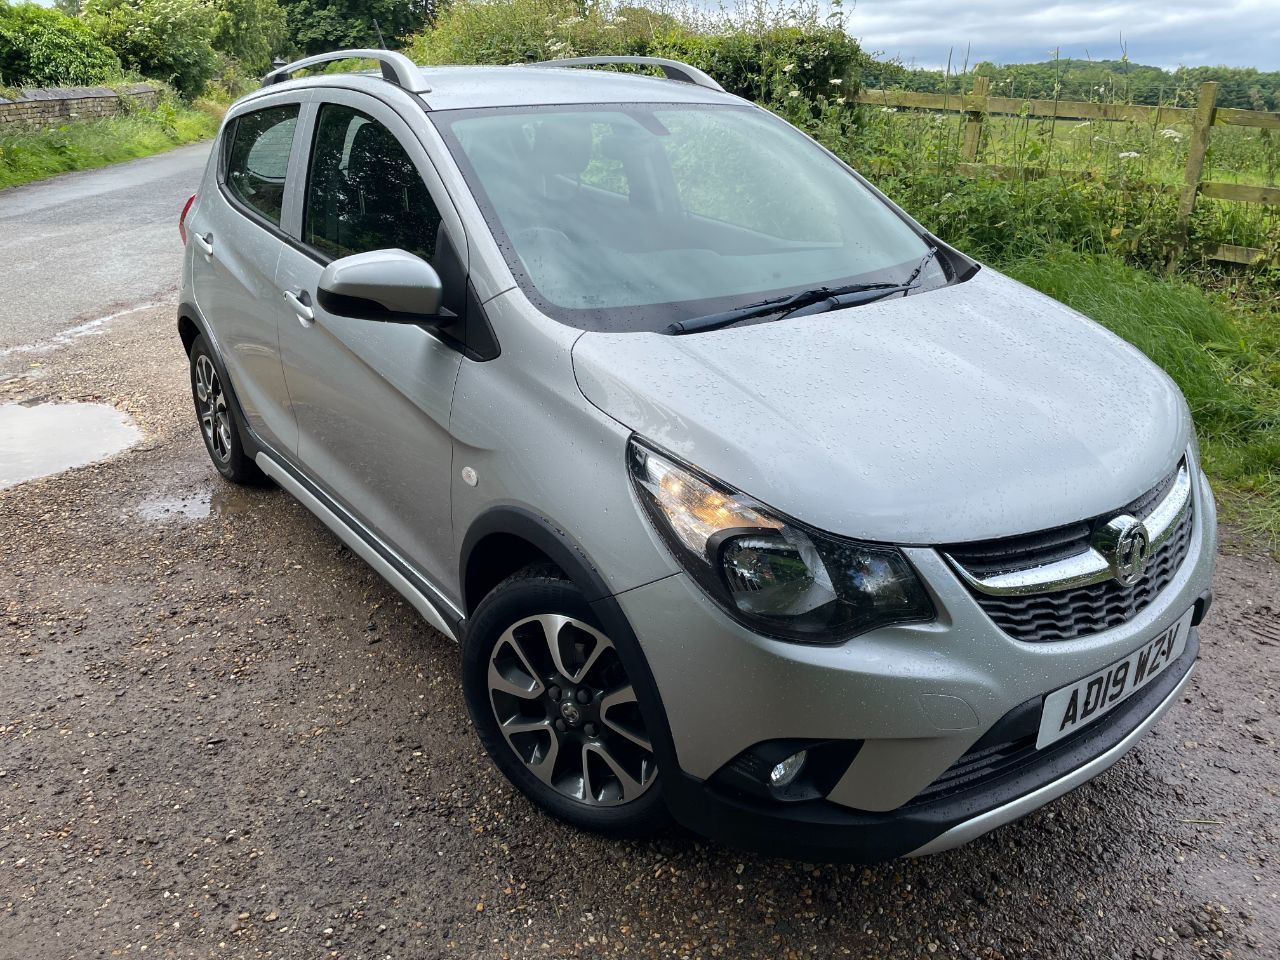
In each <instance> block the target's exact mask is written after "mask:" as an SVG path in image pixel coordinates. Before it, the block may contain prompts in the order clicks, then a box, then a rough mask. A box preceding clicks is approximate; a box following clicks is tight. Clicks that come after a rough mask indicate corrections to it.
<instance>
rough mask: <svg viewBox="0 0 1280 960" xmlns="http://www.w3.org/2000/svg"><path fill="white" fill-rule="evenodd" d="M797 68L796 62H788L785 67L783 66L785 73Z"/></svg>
mask: <svg viewBox="0 0 1280 960" xmlns="http://www.w3.org/2000/svg"><path fill="white" fill-rule="evenodd" d="M795 68H796V65H795V64H794V63H788V64H787V65H786V66H785V67H783V68H782V72H783V73H790V72H791V71H792V70H794V69H795Z"/></svg>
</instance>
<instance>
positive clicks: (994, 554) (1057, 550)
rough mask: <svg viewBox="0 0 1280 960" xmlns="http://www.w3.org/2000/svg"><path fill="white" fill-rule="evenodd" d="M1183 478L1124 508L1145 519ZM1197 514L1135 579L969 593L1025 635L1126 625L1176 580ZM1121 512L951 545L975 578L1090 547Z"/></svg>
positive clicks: (1066, 635) (1004, 625) (1064, 636)
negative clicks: (1033, 590) (1010, 593)
mask: <svg viewBox="0 0 1280 960" xmlns="http://www.w3.org/2000/svg"><path fill="white" fill-rule="evenodd" d="M1180 466H1181V465H1180ZM1176 477H1177V470H1175V471H1174V472H1173V473H1172V474H1170V475H1169V477H1168V478H1167V479H1165V480H1163V481H1161V482H1160V483H1159V484H1157V485H1156V486H1155V487H1153V488H1152V489H1151V490H1150V491H1148V492H1147V493H1145V494H1143V495H1142V496H1141V497H1139V498H1138V499H1137V500H1135V501H1133V502H1132V503H1130V504H1127V505H1126V506H1125V507H1124V508H1123V509H1122V510H1120V511H1118V512H1119V513H1127V514H1130V515H1132V516H1135V517H1138V518H1139V519H1145V518H1146V517H1147V516H1148V515H1150V513H1151V512H1152V510H1154V509H1155V508H1156V506H1157V505H1158V504H1159V503H1160V501H1161V500H1162V499H1163V498H1164V496H1165V494H1166V493H1167V492H1168V491H1169V489H1170V488H1171V487H1172V485H1173V483H1174V480H1175V478H1176ZM1193 514H1194V511H1193V509H1192V507H1191V506H1190V505H1188V507H1187V509H1186V510H1185V511H1183V514H1182V516H1181V517H1180V518H1179V519H1178V520H1177V521H1176V524H1175V526H1174V529H1173V531H1172V532H1171V534H1170V536H1169V538H1168V539H1167V540H1165V542H1164V543H1163V544H1161V545H1160V547H1159V548H1158V549H1157V550H1156V552H1155V554H1154V555H1153V556H1152V557H1151V559H1150V560H1149V561H1148V564H1147V568H1146V571H1145V572H1144V574H1143V576H1142V577H1141V579H1139V580H1138V581H1137V582H1136V583H1134V584H1131V585H1129V586H1125V585H1124V584H1121V583H1120V582H1119V581H1118V580H1115V579H1109V580H1104V581H1102V582H1101V583H1094V584H1089V585H1087V586H1081V587H1071V588H1068V589H1065V590H1054V591H1051V592H1043V593H1033V594H1028V595H1024V596H997V595H992V594H988V593H984V592H982V591H981V590H979V589H977V588H975V587H973V586H972V585H970V587H969V589H970V593H971V594H972V595H973V597H974V599H976V600H977V601H978V605H979V606H981V607H982V609H983V611H984V612H985V613H986V614H987V616H988V617H990V618H991V620H992V622H994V623H995V624H996V626H998V627H999V628H1000V629H1001V630H1003V631H1004V632H1005V633H1007V634H1008V635H1009V636H1011V637H1014V638H1015V639H1018V640H1025V641H1029V642H1045V641H1054V640H1071V639H1074V638H1076V637H1083V636H1088V635H1089V634H1092V633H1098V632H1099V631H1102V630H1107V629H1109V628H1111V627H1117V626H1120V625H1121V624H1123V623H1126V622H1128V621H1129V620H1131V619H1132V618H1133V617H1134V616H1136V615H1137V614H1138V613H1139V612H1140V611H1141V610H1143V609H1144V608H1145V607H1147V605H1148V604H1150V603H1151V602H1152V601H1153V600H1154V599H1155V598H1156V597H1157V596H1158V595H1159V594H1160V592H1161V591H1162V590H1164V588H1165V587H1167V586H1168V585H1169V583H1170V581H1172V580H1173V577H1174V575H1175V574H1176V573H1177V572H1178V568H1179V567H1181V566H1182V562H1183V561H1184V560H1185V559H1186V557H1187V553H1188V551H1189V550H1190V548H1191V534H1192V527H1193ZM1114 515H1115V514H1108V515H1107V516H1106V517H1100V518H1097V519H1095V520H1093V521H1087V522H1081V523H1077V524H1071V525H1068V526H1065V527H1058V528H1055V529H1053V530H1048V531H1043V532H1040V533H1035V534H1028V535H1026V536H1020V537H1008V538H1005V539H1002V540H992V541H986V542H983V543H970V544H962V545H960V546H957V547H954V548H949V549H947V551H946V552H947V554H948V555H949V556H950V557H951V559H952V560H953V561H954V562H956V563H957V564H959V565H960V566H962V567H963V568H964V569H965V570H966V571H967V572H968V573H970V574H971V575H973V576H975V577H988V576H991V575H993V574H1000V573H1005V572H1008V571H1018V570H1027V569H1031V568H1034V567H1039V566H1044V565H1047V564H1050V563H1053V562H1055V561H1057V560H1062V559H1065V558H1067V557H1072V556H1075V555H1077V554H1079V553H1081V552H1083V551H1084V550H1086V549H1088V546H1089V543H1090V541H1091V539H1092V538H1093V536H1094V532H1095V531H1096V530H1097V529H1098V528H1099V527H1101V526H1102V525H1104V524H1105V523H1106V522H1107V520H1108V519H1110V517H1111V516H1114Z"/></svg>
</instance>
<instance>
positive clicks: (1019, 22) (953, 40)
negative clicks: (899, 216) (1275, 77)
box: [845, 0, 1280, 70]
mask: <svg viewBox="0 0 1280 960" xmlns="http://www.w3.org/2000/svg"><path fill="white" fill-rule="evenodd" d="M850 7H852V12H851V14H850V16H849V31H850V33H852V34H853V35H854V36H856V37H858V38H860V39H861V40H862V42H863V45H864V46H865V47H866V48H867V49H868V50H873V51H880V52H882V53H884V54H885V55H888V56H897V57H900V58H901V59H902V60H903V62H904V63H907V64H911V63H912V62H914V63H915V64H916V65H918V66H922V67H938V66H942V65H944V64H945V63H946V62H947V58H948V56H949V55H950V56H951V58H952V61H953V63H955V64H956V65H957V66H959V65H960V64H962V63H963V62H964V59H965V55H966V52H967V53H968V58H969V63H970V64H973V63H977V62H979V61H982V60H993V61H995V62H997V63H1020V62H1034V61H1042V60H1049V59H1052V58H1053V55H1054V50H1055V49H1058V50H1060V51H1061V55H1062V56H1063V57H1085V56H1086V55H1087V56H1089V57H1092V58H1093V59H1095V60H1102V59H1118V58H1119V57H1120V56H1121V55H1122V54H1123V53H1124V51H1125V50H1126V49H1127V51H1128V55H1129V59H1130V60H1132V61H1134V62H1136V63H1150V64H1155V65H1157V66H1163V67H1176V66H1179V65H1185V66H1202V65H1214V66H1216V65H1219V64H1226V65H1228V66H1237V67H1257V68H1258V69H1260V70H1280V0H1218V2H1216V3H1206V2H1204V0H1127V2H1126V0H1058V2H1048V3H1042V2H1036V0H964V2H963V3H939V2H938V0H856V4H852V3H850V2H849V0H846V7H845V9H846V10H849V9H850Z"/></svg>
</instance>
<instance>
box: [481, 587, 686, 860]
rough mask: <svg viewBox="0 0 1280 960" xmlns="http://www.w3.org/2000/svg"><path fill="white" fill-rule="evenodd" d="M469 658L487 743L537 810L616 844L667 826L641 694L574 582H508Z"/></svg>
mask: <svg viewBox="0 0 1280 960" xmlns="http://www.w3.org/2000/svg"><path fill="white" fill-rule="evenodd" d="M462 658H463V685H464V688H465V693H466V698H467V709H468V710H469V712H470V713H471V720H472V722H473V723H474V724H475V727H476V732H477V733H478V734H479V736H480V741H481V743H483V744H484V747H485V749H486V750H487V751H488V753H489V756H491V757H492V758H493V760H494V762H495V763H496V764H497V765H498V768H499V769H500V770H501V771H502V772H503V774H505V775H506V777H507V779H508V780H510V781H511V782H512V783H513V784H514V785H515V786H516V787H517V788H519V789H520V791H521V792H522V793H524V794H525V796H527V797H528V798H529V799H530V800H532V801H533V802H534V803H536V804H537V805H538V806H539V807H541V808H542V809H543V810H545V811H547V812H548V813H551V814H552V815H554V816H556V817H559V818H560V819H562V820H565V821H568V822H569V823H571V824H573V825H574V826H577V827H581V828H583V829H586V830H593V831H596V832H599V833H606V834H611V835H614V836H642V835H645V834H649V833H652V832H654V831H655V830H658V829H660V828H661V827H663V826H664V825H666V824H667V823H668V822H669V817H668V814H667V809H666V805H665V804H664V802H663V799H662V789H661V785H660V783H659V782H658V769H657V764H656V762H655V760H654V754H653V747H652V743H651V740H650V738H649V735H648V733H647V732H646V730H645V725H644V722H643V721H642V719H641V717H640V710H639V707H638V705H637V703H636V695H635V690H634V687H633V686H632V684H631V680H630V678H628V676H627V673H626V670H625V669H624V668H623V665H622V661H621V659H620V658H619V656H618V651H617V649H616V648H615V647H614V645H613V642H612V641H611V640H610V639H609V638H608V637H607V636H605V634H604V632H603V630H602V629H601V626H600V623H599V621H598V620H597V619H596V617H595V615H594V614H593V612H592V610H591V607H590V605H589V604H588V603H587V601H586V599H585V598H584V597H583V595H582V592H581V591H580V590H578V588H577V587H575V586H574V585H573V584H572V583H571V582H570V581H568V580H565V579H563V578H562V577H560V576H559V574H558V572H557V571H555V570H554V569H551V568H529V569H527V570H524V571H522V572H521V573H519V574H516V575H515V576H513V577H511V578H510V579H508V580H506V581H504V582H503V583H502V584H500V585H499V586H497V587H496V588H495V589H494V590H493V592H492V593H490V594H489V595H488V596H487V597H485V598H484V600H483V601H482V602H481V603H480V605H479V607H478V608H477V609H476V614H475V617H474V618H473V620H472V623H471V626H470V628H469V629H468V631H467V636H466V639H465V641H464V643H463V651H462Z"/></svg>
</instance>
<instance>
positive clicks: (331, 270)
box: [178, 50, 1216, 861]
mask: <svg viewBox="0 0 1280 960" xmlns="http://www.w3.org/2000/svg"><path fill="white" fill-rule="evenodd" d="M345 57H363V58H369V59H374V60H376V61H378V62H379V64H380V68H381V69H380V72H371V73H355V74H332V73H330V74H322V75H316V76H310V77H302V78H294V77H292V75H293V74H294V73H300V72H302V71H303V69H304V68H306V67H310V66H315V65H317V64H322V63H324V62H327V61H332V60H335V59H339V58H345ZM618 59H619V58H600V59H599V60H593V61H589V62H587V63H586V64H585V65H587V66H590V65H592V64H595V65H601V64H603V63H606V62H609V61H610V60H614V61H616V60H618ZM622 59H624V61H625V62H626V63H628V64H636V65H640V66H645V67H649V68H658V69H660V70H661V71H662V73H663V74H664V76H656V75H647V74H645V73H641V72H635V71H634V68H633V71H632V72H619V71H615V70H582V69H576V68H577V67H580V66H583V65H584V62H583V61H581V60H564V61H556V62H553V63H549V64H533V65H521V66H508V67H429V68H423V67H418V66H416V65H415V64H413V63H412V62H410V61H409V60H408V59H406V58H405V57H403V56H402V55H400V54H396V53H389V52H386V51H367V50H366V51H342V52H339V53H335V54H332V55H326V56H322V57H315V58H310V59H308V60H303V61H299V62H298V63H294V64H290V65H289V66H287V67H284V68H282V69H280V70H277V71H276V72H274V73H272V74H270V75H268V77H267V78H266V81H265V83H264V85H263V87H262V89H261V90H259V91H258V92H256V93H253V94H251V95H250V96H248V97H246V98H244V99H243V100H241V101H239V102H238V103H237V104H235V106H234V107H233V108H232V109H231V110H230V112H229V113H228V115H227V119H226V121H225V123H224V124H223V126H222V130H221V132H220V134H219V136H218V140H217V143H216V147H215V149H214V150H213V153H212V157H211V159H210V162H209V167H208V170H207V171H206V173H205V175H204V179H203V181H202V183H201V184H200V187H199V192H198V193H197V195H196V196H195V197H194V198H193V199H192V201H190V202H189V203H188V206H187V209H186V210H184V212H183V217H182V220H181V229H182V233H183V238H184V241H186V242H187V245H186V256H185V270H184V275H183V282H182V296H181V307H180V312H179V318H178V329H179V333H180V334H181V337H182V342H183V344H184V346H185V347H186V349H187V353H188V354H189V356H190V359H191V381H192V388H193V393H194V397H195V405H196V412H197V415H198V418H199V422H200V425H201V428H202V430H203V434H204V439H205V443H206V445H207V446H208V449H209V453H210V455H211V457H212V459H213V463H214V466H215V467H217V469H218V470H219V471H220V472H221V473H222V475H223V476H225V477H226V478H227V479H228V480H230V481H232V482H236V483H251V482H256V481H260V480H262V479H263V477H264V476H265V477H269V478H270V479H271V480H273V481H275V482H276V483H277V484H279V485H280V486H282V487H284V488H285V489H286V490H288V491H289V492H290V493H291V494H292V495H293V496H294V497H296V498H297V499H298V500H300V501H301V502H302V503H303V504H304V505H305V506H306V507H307V508H309V509H310V510H311V511H313V512H314V513H315V514H316V515H317V516H318V517H320V519H322V520H323V521H324V522H325V523H326V524H327V525H328V526H329V527H330V528H331V529H332V530H333V532H334V533H335V534H336V535H337V536H338V537H339V538H341V539H342V540H343V541H344V542H345V543H347V544H348V545H349V546H350V547H351V548H352V549H353V550H354V551H355V552H356V553H358V554H359V555H360V556H361V557H363V558H364V559H365V560H366V561H367V562H368V563H369V564H370V565H371V566H372V567H374V568H375V569H376V570H377V571H378V572H379V573H380V574H382V575H383V576H384V577H385V578H386V579H387V580H388V581H389V582H390V583H391V585H392V586H394V587H395V588H396V589H397V590H398V591H399V592H400V593H402V594H403V595H404V596H405V597H406V598H408V600H409V601H410V602H411V603H412V604H413V605H414V606H415V607H416V608H417V610H419V611H420V612H421V614H422V616H423V617H424V618H425V619H426V620H427V621H428V622H429V623H430V624H431V625H432V626H434V627H435V628H436V629H437V630H439V631H441V632H442V633H445V634H447V635H448V636H450V637H453V638H455V639H456V640H457V641H458V642H459V643H460V645H461V649H462V661H463V670H462V673H463V684H464V686H465V695H466V700H467V704H468V707H469V710H470V713H471V718H472V720H473V722H474V724H475V728H476V732H477V734H478V735H479V737H480V740H481V742H482V743H483V745H484V747H485V749H486V750H487V751H488V753H489V754H490V756H492V758H493V760H494V762H495V763H496V764H497V765H498V767H499V768H500V769H501V770H502V772H503V773H504V774H505V775H506V776H507V777H508V778H509V779H510V781H511V782H512V783H513V784H514V785H515V786H516V787H517V788H519V790H520V791H522V792H523V793H524V794H526V795H527V796H528V797H529V799H531V800H532V801H533V802H534V803H536V804H538V805H539V806H540V807H542V808H543V809H545V810H546V811H549V812H550V813H552V814H554V815H556V816H558V817H561V818H563V819H564V820H567V821H569V822H571V823H573V824H576V825H578V826H580V827H584V828H588V829H592V830H597V831H604V832H607V833H612V834H639V833H645V832H648V831H652V830H655V829H657V828H659V827H661V826H662V825H663V824H664V823H666V822H668V820H669V818H671V817H674V819H675V820H677V821H679V822H680V823H683V824H685V825H686V826H688V827H690V828H692V829H693V830H696V831H698V832H700V833H702V834H704V835H706V836H709V837H712V838H715V839H718V840H721V841H724V842H727V843H732V844H737V845H742V846H746V847H752V848H756V849H758V850H762V851H765V852H767V853H771V854H777V855H784V856H791V857H797V858H803V859H807V860H823V861H828V860H879V859H885V858H890V857H895V856H901V855H911V854H921V853H928V852H933V851H937V850H943V849H946V848H949V847H952V846H955V845H956V844H959V843H962V842H964V841H966V840H968V839H970V838H972V837H975V836H978V835H979V834H982V833H984V832H985V831H987V830H990V829H992V828H993V827H996V826H999V825H1000V824H1003V823H1006V822H1008V821H1010V820H1013V819H1015V818H1017V817H1019V816H1021V815H1023V814H1025V813H1027V812H1028V811H1030V810H1033V809H1035V808H1036V807H1038V806H1040V805H1041V804H1044V803H1046V802H1047V801H1049V800H1052V799H1053V798H1055V797H1058V796H1060V795H1061V794H1064V793H1066V792H1067V791H1069V790H1071V789H1072V788H1073V787H1076V786H1078V785H1080V784H1082V783H1084V782H1085V781H1087V780H1088V779H1090V778H1091V777H1093V776H1095V775H1097V774H1098V773H1100V772H1101V771H1103V770H1105V769H1106V768H1107V767H1108V766H1110V765H1111V764H1112V763H1114V762H1115V761H1116V760H1117V759H1118V758H1119V757H1120V756H1122V755H1123V754H1124V753H1125V752H1126V751H1127V750H1129V749H1130V748H1131V747H1132V746H1133V745H1134V744H1135V743H1136V742H1137V741H1138V739H1139V738H1141V737H1142V736H1143V734H1144V733H1145V732H1146V731H1147V730H1148V729H1150V728H1151V726H1152V725H1153V724H1154V723H1155V722H1156V720H1157V718H1159V717H1160V715H1161V714H1162V713H1163V712H1164V711H1165V710H1166V709H1167V708H1168V707H1169V706H1170V705H1171V704H1173V703H1174V702H1176V701H1177V700H1178V698H1179V696H1180V695H1181V693H1182V691H1183V690H1184V688H1185V687H1186V686H1187V683H1188V681H1189V678H1190V676H1191V672H1192V669H1193V666H1194V662H1195V660H1196V657H1197V655H1198V649H1199V641H1198V637H1197V631H1196V625H1197V624H1199V623H1200V621H1201V619H1202V618H1203V617H1204V615H1205V613H1206V611H1207V609H1208V607H1209V604H1210V599H1211V596H1210V592H1209V587H1210V578H1211V574H1212V572H1213V564H1214V553H1215V550H1214V547H1215V537H1216V533H1215V510H1214V503H1213V498H1212V495H1211V493H1210V490H1209V485H1208V483H1207V482H1206V480H1205V476H1204V474H1203V473H1202V472H1201V469H1200V457H1199V451H1198V448H1197V443H1196V438H1195V433H1194V429H1193V426H1192V422H1191V417H1190V415H1189V413H1188V410H1187V405H1186V403H1185V401H1184V400H1183V398H1182V396H1181V395H1180V393H1179V391H1178V389H1177V388H1176V387H1175V385H1174V384H1173V383H1172V382H1171V381H1170V379H1169V378H1168V377H1167V376H1166V375H1165V374H1164V373H1163V372H1161V371H1160V370H1159V369H1157V368H1156V367H1155V366H1154V365H1152V364H1151V363H1150V362H1149V361H1148V360H1147V359H1146V358H1145V357H1143V355H1142V354H1141V353H1139V352H1138V351H1137V350H1136V349H1134V348H1133V347H1132V346H1129V345H1128V344H1126V343H1124V342H1123V341H1121V340H1120V339H1118V338H1116V337H1115V336H1113V335H1111V334H1110V333H1108V332H1107V331H1105V330H1103V329H1102V328H1101V327H1099V326H1097V325H1096V324H1094V323H1092V322H1091V321H1089V320H1088V319H1086V318H1085V317H1082V316H1080V315H1079V314H1077V313H1075V312H1073V311H1071V310H1069V309H1067V308H1066V307H1064V306H1062V305H1061V304H1059V303H1057V302H1055V301H1053V300H1051V299H1049V298H1047V297H1044V296H1041V295H1040V294H1038V293H1036V292H1034V291H1032V290H1029V289H1027V288H1026V287H1023V286H1021V285H1020V284H1018V283H1015V282H1013V281H1012V280H1010V279H1008V278H1006V277H1004V276H1001V275H1000V274H999V273H997V272H996V271H994V270H992V269H991V268H990V267H986V266H981V265H979V264H978V263H976V262H975V261H973V260H971V259H970V258H968V257H966V256H965V255H964V254H962V253H960V252H959V251H957V250H954V249H952V248H951V247H949V246H948V245H947V244H945V243H943V242H942V241H941V240H939V239H938V238H937V237H935V236H932V235H931V234H930V233H928V232H927V231H926V230H924V229H923V228H922V227H921V226H920V225H919V224H917V223H916V222H915V221H913V220H912V219H911V218H910V217H909V216H908V215H907V214H905V213H904V212H903V211H902V210H900V209H898V208H897V207H895V206H894V205H893V204H892V203H891V202H889V201H888V200H887V199H886V198H885V197H884V196H882V195H881V194H880V193H879V192H877V191H876V189H875V188H874V187H872V186H871V185H870V184H868V183H867V182H866V181H865V180H863V179H862V178H861V177H859V176H858V175H857V173H855V172H854V171H852V170H850V169H849V168H848V167H847V166H846V165H845V164H844V163H842V162H841V161H840V160H839V159H838V158H836V157H835V156H834V155H832V154H831V153H829V152H828V151H826V150H825V149H823V148H822V147H821V146H819V145H818V144H816V143H815V142H813V141H812V140H810V139H809V138H807V137H806V136H804V135H803V134H801V133H800V132H798V131H797V130H796V129H794V128H793V127H791V126H789V125H788V124H786V123H784V122H783V121H781V120H779V119H778V118H777V117H775V116H773V115H772V114H770V113H768V112H767V111H765V110H762V109H760V108H759V107H756V106H754V105H752V104H750V103H748V102H745V101H743V100H741V99H739V98H738V97H735V96H731V95H729V94H727V93H725V92H724V91H723V90H721V88H720V87H719V86H718V85H717V84H716V82H715V81H714V80H713V79H711V78H710V77H708V76H707V75H706V74H704V73H702V72H700V71H698V70H696V69H694V68H692V67H689V66H687V65H684V64H680V63H676V62H673V61H658V60H640V59H635V58H632V59H626V58H622Z"/></svg>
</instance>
